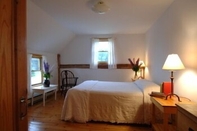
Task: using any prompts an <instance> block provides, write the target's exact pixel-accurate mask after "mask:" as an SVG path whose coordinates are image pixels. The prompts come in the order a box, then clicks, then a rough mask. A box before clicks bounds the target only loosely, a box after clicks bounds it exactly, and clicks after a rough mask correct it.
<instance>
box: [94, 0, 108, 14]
mask: <svg viewBox="0 0 197 131" xmlns="http://www.w3.org/2000/svg"><path fill="white" fill-rule="evenodd" d="M92 10H93V11H94V12H96V13H99V14H105V13H106V12H107V11H109V10H110V8H109V6H107V5H106V4H105V3H104V2H103V1H102V0H99V1H98V2H97V3H96V4H95V5H94V6H93V7H92Z"/></svg>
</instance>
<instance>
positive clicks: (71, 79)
mask: <svg viewBox="0 0 197 131" xmlns="http://www.w3.org/2000/svg"><path fill="white" fill-rule="evenodd" d="M77 79H78V77H75V75H74V73H73V72H71V71H70V70H63V71H62V72H61V80H62V83H61V84H62V85H61V88H62V91H63V92H67V90H68V89H69V88H72V87H74V86H76V85H77ZM64 94H65V93H64Z"/></svg>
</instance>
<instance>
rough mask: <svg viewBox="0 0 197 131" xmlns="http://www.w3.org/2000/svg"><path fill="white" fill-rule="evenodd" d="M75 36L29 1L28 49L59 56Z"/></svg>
mask: <svg viewBox="0 0 197 131" xmlns="http://www.w3.org/2000/svg"><path fill="white" fill-rule="evenodd" d="M74 36H75V34H74V33H73V32H71V31H70V30H68V29H66V28H65V27H64V26H62V25H60V24H59V23H58V22H57V21H56V20H55V19H54V18H52V17H51V16H50V15H49V14H47V13H46V12H45V11H44V10H43V9H41V8H40V7H38V6H37V5H36V4H34V3H33V2H32V1H31V0H27V48H28V49H29V50H36V51H40V52H50V53H54V54H57V53H59V52H60V51H62V49H63V48H64V47H65V45H66V44H67V43H69V42H70V41H71V40H72V39H73V38H74Z"/></svg>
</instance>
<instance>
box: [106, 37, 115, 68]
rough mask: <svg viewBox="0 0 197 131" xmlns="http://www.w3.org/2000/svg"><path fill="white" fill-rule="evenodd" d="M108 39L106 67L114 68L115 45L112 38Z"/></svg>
mask: <svg viewBox="0 0 197 131" xmlns="http://www.w3.org/2000/svg"><path fill="white" fill-rule="evenodd" d="M108 41H109V58H108V68H109V69H113V68H116V55H115V46H114V40H113V39H112V38H109V39H108Z"/></svg>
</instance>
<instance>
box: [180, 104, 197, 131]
mask: <svg viewBox="0 0 197 131" xmlns="http://www.w3.org/2000/svg"><path fill="white" fill-rule="evenodd" d="M177 109H178V113H177V129H178V131H197V104H177Z"/></svg>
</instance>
